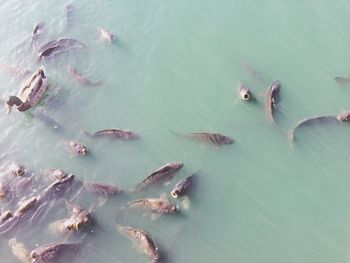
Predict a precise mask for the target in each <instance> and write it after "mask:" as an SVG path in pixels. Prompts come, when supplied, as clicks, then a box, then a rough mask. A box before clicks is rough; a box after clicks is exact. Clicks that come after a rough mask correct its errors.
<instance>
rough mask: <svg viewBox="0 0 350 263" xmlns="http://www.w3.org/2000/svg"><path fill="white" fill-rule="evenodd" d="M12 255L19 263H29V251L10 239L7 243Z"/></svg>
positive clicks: (23, 245)
mask: <svg viewBox="0 0 350 263" xmlns="http://www.w3.org/2000/svg"><path fill="white" fill-rule="evenodd" d="M8 244H9V246H10V248H11V250H12V253H13V255H14V256H15V257H16V258H17V259H18V261H19V262H21V263H31V262H32V259H31V258H30V250H29V249H28V248H27V247H26V245H25V244H24V243H22V242H19V241H17V240H16V239H15V238H11V239H10V240H9V242H8Z"/></svg>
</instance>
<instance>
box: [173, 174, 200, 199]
mask: <svg viewBox="0 0 350 263" xmlns="http://www.w3.org/2000/svg"><path fill="white" fill-rule="evenodd" d="M196 176H197V173H194V174H191V175H190V176H187V177H186V178H183V179H181V180H180V181H179V182H178V183H176V184H175V186H174V188H173V189H172V190H171V192H170V194H171V196H172V197H174V198H178V197H182V196H184V195H187V194H188V192H189V191H190V189H191V188H192V187H193V182H194V180H195V177H196Z"/></svg>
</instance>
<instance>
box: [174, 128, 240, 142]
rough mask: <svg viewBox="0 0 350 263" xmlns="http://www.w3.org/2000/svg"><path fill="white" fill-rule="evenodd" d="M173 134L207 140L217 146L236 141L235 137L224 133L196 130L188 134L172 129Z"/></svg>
mask: <svg viewBox="0 0 350 263" xmlns="http://www.w3.org/2000/svg"><path fill="white" fill-rule="evenodd" d="M171 132H172V133H173V134H175V135H178V136H183V137H187V138H191V139H195V140H198V141H203V142H207V143H210V144H213V145H215V146H222V145H227V144H232V143H234V139H232V138H230V137H228V136H225V135H222V134H220V133H210V132H194V133H187V134H180V133H177V132H173V131H171Z"/></svg>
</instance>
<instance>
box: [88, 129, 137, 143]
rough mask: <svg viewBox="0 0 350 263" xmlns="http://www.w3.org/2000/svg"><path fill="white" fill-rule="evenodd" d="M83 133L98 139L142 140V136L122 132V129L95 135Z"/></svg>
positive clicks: (102, 131) (98, 132)
mask: <svg viewBox="0 0 350 263" xmlns="http://www.w3.org/2000/svg"><path fill="white" fill-rule="evenodd" d="M83 133H84V134H86V135H88V136H92V137H96V138H102V137H103V138H110V139H115V140H121V141H130V140H138V139H140V136H139V135H138V134H136V133H134V132H132V131H128V130H122V129H105V130H101V131H97V132H95V133H93V134H90V133H88V132H86V131H84V130H83Z"/></svg>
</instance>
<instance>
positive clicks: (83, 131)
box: [80, 128, 93, 137]
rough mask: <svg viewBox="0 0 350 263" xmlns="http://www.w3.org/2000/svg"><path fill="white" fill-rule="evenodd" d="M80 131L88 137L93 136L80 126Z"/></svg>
mask: <svg viewBox="0 0 350 263" xmlns="http://www.w3.org/2000/svg"><path fill="white" fill-rule="evenodd" d="M80 132H81V133H82V134H84V135H86V136H88V137H93V135H92V134H91V133H88V132H87V131H85V130H84V129H82V128H80Z"/></svg>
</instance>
